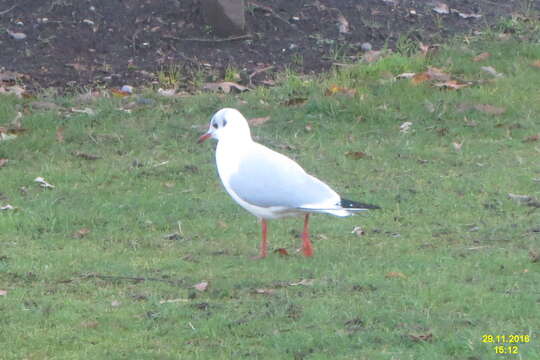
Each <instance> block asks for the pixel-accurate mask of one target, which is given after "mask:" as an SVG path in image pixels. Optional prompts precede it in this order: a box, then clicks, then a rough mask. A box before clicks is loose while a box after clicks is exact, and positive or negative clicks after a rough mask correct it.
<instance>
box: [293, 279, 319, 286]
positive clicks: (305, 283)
mask: <svg viewBox="0 0 540 360" xmlns="http://www.w3.org/2000/svg"><path fill="white" fill-rule="evenodd" d="M314 283H315V280H314V279H302V280H300V281H298V282H292V283H289V286H298V285H303V286H312V285H313V284H314Z"/></svg>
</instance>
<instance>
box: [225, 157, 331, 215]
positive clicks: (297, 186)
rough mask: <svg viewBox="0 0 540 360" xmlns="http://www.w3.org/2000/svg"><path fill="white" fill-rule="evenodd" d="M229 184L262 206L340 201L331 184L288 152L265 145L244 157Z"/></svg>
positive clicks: (242, 196) (243, 196) (239, 194)
mask: <svg viewBox="0 0 540 360" xmlns="http://www.w3.org/2000/svg"><path fill="white" fill-rule="evenodd" d="M229 185H230V187H231V189H232V190H233V191H234V192H235V193H236V194H237V195H238V196H239V197H240V198H241V199H242V200H244V201H246V202H248V203H250V204H252V205H256V206H260V207H271V206H283V207H288V208H301V207H305V206H306V205H309V206H311V207H313V206H314V207H317V204H321V206H323V207H324V206H325V204H326V206H327V205H328V204H329V203H331V202H336V203H337V202H339V195H337V194H336V193H335V192H334V191H333V190H332V189H331V188H330V187H329V186H328V185H326V184H325V183H323V182H322V181H320V180H318V179H317V178H315V177H313V176H311V175H309V174H308V173H306V172H305V171H304V170H303V169H302V168H301V167H300V166H299V165H298V164H296V163H295V162H294V161H292V160H291V159H289V158H287V157H286V156H284V155H281V154H279V153H276V152H274V151H272V150H270V149H267V148H264V147H262V149H261V150H260V151H256V152H254V153H251V154H248V155H245V156H244V157H243V159H242V161H241V163H240V165H239V168H238V171H237V172H236V173H235V174H233V175H232V176H231V177H230V179H229Z"/></svg>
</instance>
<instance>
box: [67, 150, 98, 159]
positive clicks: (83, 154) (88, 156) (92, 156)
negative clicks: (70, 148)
mask: <svg viewBox="0 0 540 360" xmlns="http://www.w3.org/2000/svg"><path fill="white" fill-rule="evenodd" d="M71 154H72V155H73V156H76V157H80V158H82V159H85V160H97V159H101V156H97V155H92V154H87V153H83V152H80V151H74V152H72V153H71Z"/></svg>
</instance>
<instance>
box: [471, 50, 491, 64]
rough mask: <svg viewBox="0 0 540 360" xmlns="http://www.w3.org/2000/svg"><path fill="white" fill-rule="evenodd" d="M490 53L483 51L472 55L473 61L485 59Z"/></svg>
mask: <svg viewBox="0 0 540 360" xmlns="http://www.w3.org/2000/svg"><path fill="white" fill-rule="evenodd" d="M490 56H491V54H490V53H488V52H483V53H480V54H478V55H476V56H475V57H473V61H474V62H479V61H484V60H486V59H487V58H488V57H490Z"/></svg>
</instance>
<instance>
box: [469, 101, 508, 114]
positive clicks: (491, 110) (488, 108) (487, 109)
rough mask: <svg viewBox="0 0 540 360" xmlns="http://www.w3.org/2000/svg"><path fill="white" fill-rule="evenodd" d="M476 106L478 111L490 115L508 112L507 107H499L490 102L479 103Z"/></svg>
mask: <svg viewBox="0 0 540 360" xmlns="http://www.w3.org/2000/svg"><path fill="white" fill-rule="evenodd" d="M474 108H475V109H476V110H478V111H481V112H483V113H486V114H490V115H501V114H504V113H505V112H506V109H505V108H503V107H497V106H493V105H489V104H478V105H475V106H474Z"/></svg>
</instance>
